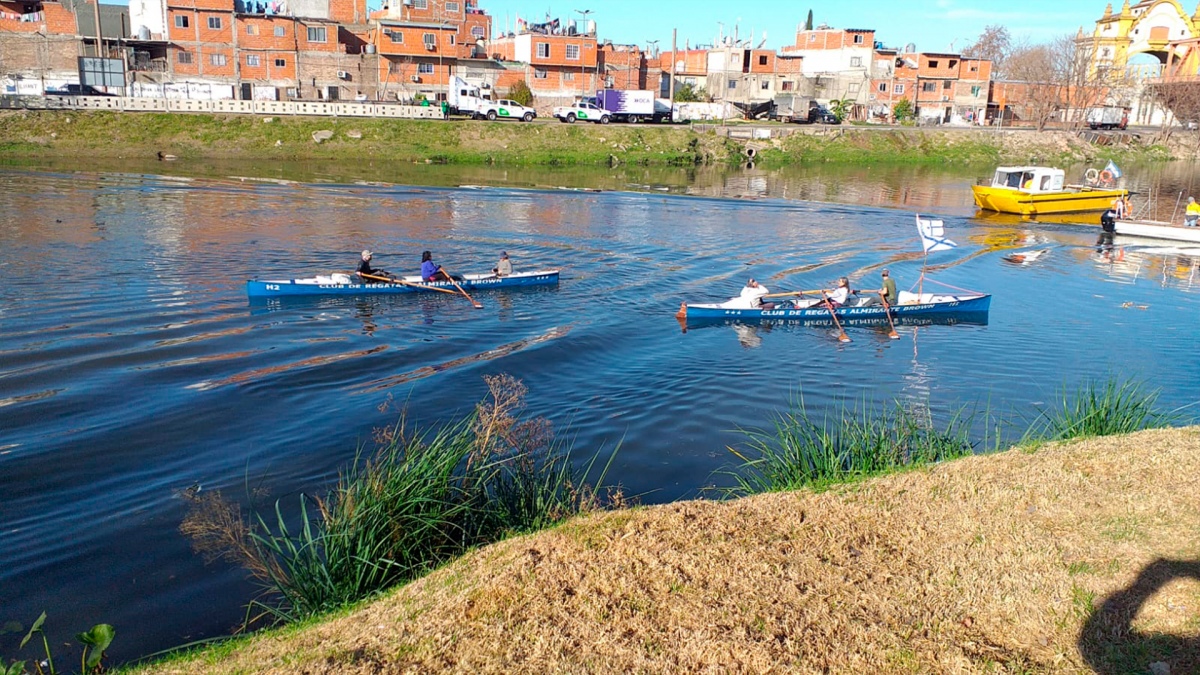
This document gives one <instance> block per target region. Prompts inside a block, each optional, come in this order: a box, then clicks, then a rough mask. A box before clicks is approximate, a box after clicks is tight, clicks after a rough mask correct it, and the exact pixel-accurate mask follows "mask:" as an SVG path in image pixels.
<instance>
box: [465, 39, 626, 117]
mask: <svg viewBox="0 0 1200 675" xmlns="http://www.w3.org/2000/svg"><path fill="white" fill-rule="evenodd" d="M585 23H586V24H588V26H589V29H590V32H579V31H576V30H574V26H575V22H573V21H571V22H567V28H566V29H562V28H560V26H561V22H559V21H558V20H555V21H553V22H547V23H545V24H527V23H525V22H521V23H520V24H518V27H517V28H518V31H517V32H516V33H512V34H509V35H505V36H504V37H501V38H497V39H494V40H492V42H491V44H489V45H488V50H489V53H490V55H491V56H492V58H494V59H497V60H502V61H508V62H515V63H518V64H521V68H520V70H519V71H518V72H512V71H516V69H510V73H509V75H508V77H509V78H510V79H511V78H513V77H518V76H519V79H524V80H525V82H526V83H527V84H528V85H529V89H530V90H531V91H532V92H533V94H534V95H535V96H537V97H538V98H539V101H538V103H539V108H542V107H545V106H550V105H554V104H558V103H565V102H569V101H571V100H573V99H576V98H579V97H581V96H590V95H594V94H595V92H596V90H597V89H601V88H603V84H604V82H605V78H604V75H603V74H602V73H598V72H597V66H598V64H599V55H598V51H599V50H598V45H597V43H596V33H595V24H594V22H585Z"/></svg>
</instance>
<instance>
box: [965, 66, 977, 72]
mask: <svg viewBox="0 0 1200 675" xmlns="http://www.w3.org/2000/svg"><path fill="white" fill-rule="evenodd" d="M967 70H970V71H971V72H972V73H978V72H979V66H971V67H970V68H968V69H967Z"/></svg>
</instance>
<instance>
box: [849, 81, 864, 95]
mask: <svg viewBox="0 0 1200 675" xmlns="http://www.w3.org/2000/svg"><path fill="white" fill-rule="evenodd" d="M861 86H862V83H861V82H851V83H850V84H847V85H846V93H847V94H857V93H858V90H859V88H860V87H861Z"/></svg>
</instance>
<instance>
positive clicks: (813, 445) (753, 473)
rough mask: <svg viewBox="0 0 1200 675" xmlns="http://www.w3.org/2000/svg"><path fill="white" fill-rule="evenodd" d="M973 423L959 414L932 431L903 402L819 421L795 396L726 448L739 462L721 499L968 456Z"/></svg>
mask: <svg viewBox="0 0 1200 675" xmlns="http://www.w3.org/2000/svg"><path fill="white" fill-rule="evenodd" d="M973 424H974V419H973V416H972V415H966V414H964V412H963V411H960V412H958V413H955V414H954V415H952V416H951V417H950V419H949V420H948V421H947V422H945V423H944V424H943V425H941V427H938V426H937V425H935V423H934V421H933V419H932V416H931V414H930V413H929V411H928V409H927V408H924V409H916V408H914V407H911V406H906V405H905V404H904V403H903V402H901V401H894V402H893V403H892V404H890V405H889V404H883V405H881V406H880V407H878V408H876V407H875V406H874V405H872V404H869V403H866V402H862V403H861V404H856V405H854V406H848V405H845V404H843V405H842V406H841V407H840V408H839V409H838V410H837V411H836V412H835V413H833V414H832V415H826V416H825V417H824V418H822V419H821V420H820V421H817V420H814V419H813V418H812V417H811V416H810V415H809V412H808V410H807V408H805V407H804V401H803V398H800V399H799V400H797V401H795V402H793V403H792V405H791V408H790V409H789V410H788V411H787V412H784V413H780V414H779V415H778V416H777V417H776V418H775V421H774V425H773V427H772V428H770V429H748V430H745V434H746V437H747V441H746V447H745V448H743V449H741V450H738V449H735V448H732V447H731V448H729V450H730V452H732V453H733V454H734V455H736V456H737V458H738V459H739V460H740V461H741V464H740V465H738V466H737V467H736V468H735V469H734V470H732V471H729V472H727V473H728V475H730V476H731V477H732V478H733V480H734V487H732V488H730V489H728V490H726V493H727V496H739V495H746V494H756V493H760V492H779V491H784V490H795V489H797V488H802V487H809V486H821V485H828V484H831V483H839V482H846V481H851V480H856V479H859V478H863V477H866V476H871V475H876V474H880V473H886V472H888V471H893V470H896V469H900V468H904V467H913V466H923V465H926V464H930V463H933V462H940V461H942V460H946V459H953V458H955V457H961V456H964V455H968V454H971V453H972V451H973V446H972V443H971V440H970V434H971V428H972V426H973ZM985 424H986V422H985Z"/></svg>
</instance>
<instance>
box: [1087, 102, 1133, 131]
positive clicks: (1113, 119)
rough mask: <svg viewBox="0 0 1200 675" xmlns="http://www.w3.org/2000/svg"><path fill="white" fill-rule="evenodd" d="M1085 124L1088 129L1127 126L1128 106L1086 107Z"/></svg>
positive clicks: (1122, 127)
mask: <svg viewBox="0 0 1200 675" xmlns="http://www.w3.org/2000/svg"><path fill="white" fill-rule="evenodd" d="M1087 125H1088V128H1089V129H1093V130H1095V129H1125V127H1127V126H1129V108H1123V107H1121V106H1115V105H1104V106H1096V107H1094V108H1088V111H1087Z"/></svg>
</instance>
